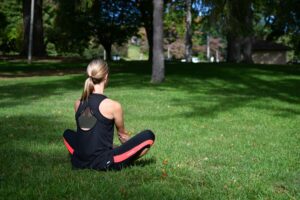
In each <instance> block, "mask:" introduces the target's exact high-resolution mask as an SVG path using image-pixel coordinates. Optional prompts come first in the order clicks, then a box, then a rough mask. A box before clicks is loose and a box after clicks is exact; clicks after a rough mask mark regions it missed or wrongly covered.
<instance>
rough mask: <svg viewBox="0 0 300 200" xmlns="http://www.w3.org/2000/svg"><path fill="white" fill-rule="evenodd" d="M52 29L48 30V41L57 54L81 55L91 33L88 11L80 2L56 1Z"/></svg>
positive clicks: (71, 0) (70, 0) (69, 0)
mask: <svg viewBox="0 0 300 200" xmlns="http://www.w3.org/2000/svg"><path fill="white" fill-rule="evenodd" d="M56 2H57V5H56V7H57V8H56V10H55V13H56V16H55V20H54V28H53V29H51V28H48V33H47V36H48V40H49V42H51V43H53V44H55V48H56V50H58V51H59V52H61V53H62V52H73V53H78V54H81V53H82V52H83V50H84V48H85V47H86V46H87V43H88V41H89V38H90V36H91V31H90V29H89V23H88V22H89V18H88V14H90V13H88V10H87V9H86V8H85V7H83V6H82V4H81V2H80V1H74V0H57V1H56Z"/></svg>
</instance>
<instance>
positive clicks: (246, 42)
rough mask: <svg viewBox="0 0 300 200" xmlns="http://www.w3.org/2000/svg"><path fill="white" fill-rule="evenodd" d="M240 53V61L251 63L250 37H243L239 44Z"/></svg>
mask: <svg viewBox="0 0 300 200" xmlns="http://www.w3.org/2000/svg"><path fill="white" fill-rule="evenodd" d="M241 50H242V51H241V53H242V55H243V60H242V62H244V63H248V64H252V63H253V60H252V37H251V36H248V37H245V38H243V42H242V46H241Z"/></svg>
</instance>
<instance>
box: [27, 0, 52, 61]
mask: <svg viewBox="0 0 300 200" xmlns="http://www.w3.org/2000/svg"><path fill="white" fill-rule="evenodd" d="M34 6H35V9H34V25H33V40H32V41H33V42H32V55H33V56H45V55H46V48H45V44H44V29H43V0H35V5H34ZM30 13H31V0H23V26H24V28H23V32H24V34H23V48H22V51H21V55H23V56H27V55H28V45H29V29H30Z"/></svg>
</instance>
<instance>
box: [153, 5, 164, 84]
mask: <svg viewBox="0 0 300 200" xmlns="http://www.w3.org/2000/svg"><path fill="white" fill-rule="evenodd" d="M164 79H165V63H164V52H163V0H153V59H152V79H151V82H152V83H161V82H163V81H164Z"/></svg>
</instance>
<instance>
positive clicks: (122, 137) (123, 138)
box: [118, 132, 130, 144]
mask: <svg viewBox="0 0 300 200" xmlns="http://www.w3.org/2000/svg"><path fill="white" fill-rule="evenodd" d="M118 136H119V140H120V142H121V143H122V144H123V143H125V142H127V141H128V140H129V139H130V135H129V133H127V132H118Z"/></svg>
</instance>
